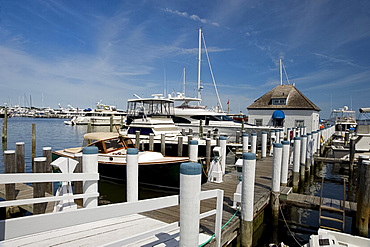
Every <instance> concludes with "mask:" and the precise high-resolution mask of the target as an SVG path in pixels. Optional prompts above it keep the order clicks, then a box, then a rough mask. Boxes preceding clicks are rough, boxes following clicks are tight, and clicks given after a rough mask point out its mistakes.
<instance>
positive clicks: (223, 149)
mask: <svg viewBox="0 0 370 247" xmlns="http://www.w3.org/2000/svg"><path fill="white" fill-rule="evenodd" d="M220 147H221V168H222V172H223V173H224V174H225V168H226V136H220Z"/></svg>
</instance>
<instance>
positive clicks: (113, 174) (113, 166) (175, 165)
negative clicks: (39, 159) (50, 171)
mask: <svg viewBox="0 0 370 247" xmlns="http://www.w3.org/2000/svg"><path fill="white" fill-rule="evenodd" d="M88 143H89V144H88ZM86 144H88V145H86ZM83 146H95V147H97V148H98V150H99V153H98V163H99V165H98V172H99V174H100V175H101V177H103V178H106V179H110V180H115V181H118V182H124V181H125V180H126V153H127V149H128V148H136V147H135V144H134V143H133V142H132V140H131V138H129V137H126V136H122V135H119V134H116V133H109V132H95V133H88V134H85V135H84V144H83ZM80 152H82V147H76V148H67V149H64V150H58V151H54V152H53V154H54V157H55V158H57V157H68V158H74V157H75V155H76V154H77V153H80ZM188 160H189V158H188V157H171V156H163V155H162V154H161V153H160V152H151V151H140V152H139V154H138V163H139V183H140V184H144V185H150V186H155V187H163V186H164V187H173V188H178V187H179V178H180V175H179V174H180V173H179V172H180V164H181V163H183V162H187V161H188Z"/></svg>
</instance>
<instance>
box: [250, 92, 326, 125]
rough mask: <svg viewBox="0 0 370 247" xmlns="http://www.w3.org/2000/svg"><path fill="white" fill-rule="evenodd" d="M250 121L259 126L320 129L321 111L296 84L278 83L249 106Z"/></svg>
mask: <svg viewBox="0 0 370 247" xmlns="http://www.w3.org/2000/svg"><path fill="white" fill-rule="evenodd" d="M247 109H248V123H249V124H254V125H258V126H276V127H283V128H284V130H285V131H286V129H287V128H293V127H302V126H306V127H307V132H312V131H314V130H318V129H319V111H321V110H320V108H318V107H317V106H316V105H315V104H314V103H312V101H310V100H309V99H308V98H307V97H306V96H304V95H303V94H302V93H301V92H300V91H298V89H297V88H295V86H294V85H278V86H276V87H275V88H274V89H272V90H271V91H270V92H268V93H266V94H265V95H263V96H261V97H260V98H258V99H257V100H255V101H254V103H253V104H251V105H250V106H248V107H247Z"/></svg>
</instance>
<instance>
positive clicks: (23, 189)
mask: <svg viewBox="0 0 370 247" xmlns="http://www.w3.org/2000/svg"><path fill="white" fill-rule="evenodd" d="M15 196H16V200H21V199H31V198H33V187H32V186H30V185H27V184H15ZM45 196H46V197H50V196H52V195H51V194H49V193H45ZM0 198H5V184H0ZM19 207H20V208H22V209H24V210H26V211H28V212H30V213H32V214H33V205H32V204H29V205H19ZM53 210H54V202H48V203H47V205H46V211H45V212H46V213H51V212H53Z"/></svg>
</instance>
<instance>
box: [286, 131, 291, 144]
mask: <svg viewBox="0 0 370 247" xmlns="http://www.w3.org/2000/svg"><path fill="white" fill-rule="evenodd" d="M290 132H291V129H290V128H287V130H286V139H287V141H288V142H289V143H290Z"/></svg>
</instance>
